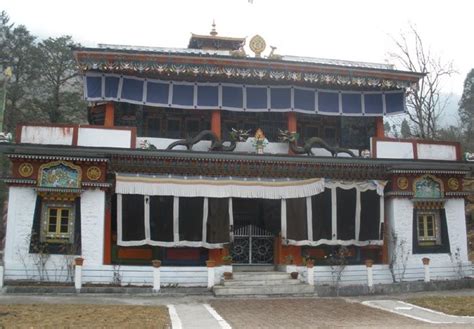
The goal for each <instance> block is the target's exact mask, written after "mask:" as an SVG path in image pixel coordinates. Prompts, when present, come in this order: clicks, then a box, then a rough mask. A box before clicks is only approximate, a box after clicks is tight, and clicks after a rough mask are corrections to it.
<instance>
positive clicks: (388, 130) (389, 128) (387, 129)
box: [383, 121, 392, 136]
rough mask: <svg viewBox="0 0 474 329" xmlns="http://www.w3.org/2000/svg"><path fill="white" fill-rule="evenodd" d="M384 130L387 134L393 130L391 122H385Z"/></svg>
mask: <svg viewBox="0 0 474 329" xmlns="http://www.w3.org/2000/svg"><path fill="white" fill-rule="evenodd" d="M383 130H384V133H385V136H388V135H389V134H390V130H392V127H390V123H388V122H387V121H385V123H384V124H383Z"/></svg>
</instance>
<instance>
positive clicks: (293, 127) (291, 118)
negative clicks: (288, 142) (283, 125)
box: [288, 112, 297, 154]
mask: <svg viewBox="0 0 474 329" xmlns="http://www.w3.org/2000/svg"><path fill="white" fill-rule="evenodd" d="M288 131H289V132H290V133H295V132H296V131H297V121H296V112H288ZM288 154H294V153H293V151H292V150H291V149H290V148H288Z"/></svg>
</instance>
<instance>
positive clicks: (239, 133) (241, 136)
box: [166, 129, 250, 152]
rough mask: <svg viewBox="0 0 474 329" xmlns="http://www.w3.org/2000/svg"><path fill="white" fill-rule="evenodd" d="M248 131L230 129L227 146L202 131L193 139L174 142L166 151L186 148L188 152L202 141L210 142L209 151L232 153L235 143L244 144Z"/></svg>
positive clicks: (209, 132)
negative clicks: (179, 147)
mask: <svg viewBox="0 0 474 329" xmlns="http://www.w3.org/2000/svg"><path fill="white" fill-rule="evenodd" d="M249 134H250V131H248V130H237V129H232V131H231V133H230V140H229V141H228V142H229V145H224V143H226V141H221V140H219V138H217V135H216V134H215V133H214V132H213V131H211V130H203V131H201V132H200V133H199V134H197V135H196V136H194V137H190V138H187V139H180V140H178V141H176V142H173V143H171V144H170V145H168V147H167V148H166V150H172V149H173V148H175V147H176V146H186V148H187V149H188V150H192V149H193V146H194V144H196V143H199V142H200V141H202V140H210V141H211V146H210V147H209V151H221V152H232V151H233V150H235V147H236V146H237V142H245V141H246V140H247V138H248V137H249Z"/></svg>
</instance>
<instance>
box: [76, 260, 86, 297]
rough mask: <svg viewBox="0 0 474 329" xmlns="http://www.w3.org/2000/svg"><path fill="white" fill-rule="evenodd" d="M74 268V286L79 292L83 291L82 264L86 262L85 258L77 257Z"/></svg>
mask: <svg viewBox="0 0 474 329" xmlns="http://www.w3.org/2000/svg"><path fill="white" fill-rule="evenodd" d="M74 261H75V265H76V266H75V268H74V288H76V291H77V292H80V291H81V288H82V264H83V262H84V259H83V258H76V259H75V260H74Z"/></svg>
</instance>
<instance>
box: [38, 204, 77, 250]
mask: <svg viewBox="0 0 474 329" xmlns="http://www.w3.org/2000/svg"><path fill="white" fill-rule="evenodd" d="M42 224H43V229H42V235H41V241H42V242H54V243H72V242H73V239H74V204H72V203H45V204H44V206H43V215H42Z"/></svg>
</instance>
